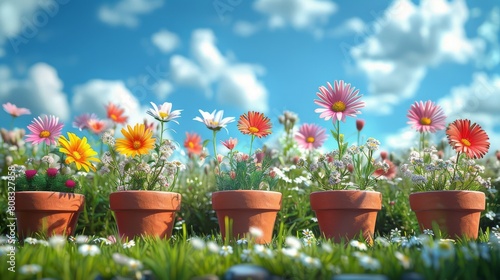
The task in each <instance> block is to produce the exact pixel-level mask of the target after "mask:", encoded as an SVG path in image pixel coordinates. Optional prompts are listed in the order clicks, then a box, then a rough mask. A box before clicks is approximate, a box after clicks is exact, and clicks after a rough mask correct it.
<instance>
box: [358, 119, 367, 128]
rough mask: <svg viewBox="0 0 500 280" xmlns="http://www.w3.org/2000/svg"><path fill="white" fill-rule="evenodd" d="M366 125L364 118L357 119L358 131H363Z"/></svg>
mask: <svg viewBox="0 0 500 280" xmlns="http://www.w3.org/2000/svg"><path fill="white" fill-rule="evenodd" d="M364 126H365V121H364V120H362V119H357V120H356V129H357V130H358V131H361V130H362V129H363V127H364Z"/></svg>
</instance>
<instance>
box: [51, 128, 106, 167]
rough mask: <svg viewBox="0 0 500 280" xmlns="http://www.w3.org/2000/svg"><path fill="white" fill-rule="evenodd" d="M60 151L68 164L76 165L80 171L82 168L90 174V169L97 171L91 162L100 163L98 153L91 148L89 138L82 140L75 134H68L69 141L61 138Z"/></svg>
mask: <svg viewBox="0 0 500 280" xmlns="http://www.w3.org/2000/svg"><path fill="white" fill-rule="evenodd" d="M59 145H61V148H59V151H60V152H61V153H64V154H65V155H66V160H65V162H66V164H71V163H73V162H74V163H75V164H76V169H78V170H80V169H81V168H82V167H83V169H85V171H87V172H89V168H90V169H92V170H94V171H95V170H96V168H95V167H94V165H92V163H91V161H95V162H99V161H100V160H99V159H98V158H96V157H94V156H95V155H97V152H96V151H94V150H93V149H92V147H90V145H89V144H88V143H87V138H85V137H83V138H80V137H78V136H76V135H75V134H74V133H71V132H68V139H66V137H64V136H61V137H59Z"/></svg>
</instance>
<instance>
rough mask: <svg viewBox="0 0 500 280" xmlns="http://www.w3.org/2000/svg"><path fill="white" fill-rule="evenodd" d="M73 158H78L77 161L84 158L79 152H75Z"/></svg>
mask: <svg viewBox="0 0 500 280" xmlns="http://www.w3.org/2000/svg"><path fill="white" fill-rule="evenodd" d="M73 157H74V158H76V159H77V160H79V159H81V158H82V156H81V155H80V153H79V152H78V151H74V152H73Z"/></svg>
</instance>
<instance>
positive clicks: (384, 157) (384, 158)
mask: <svg viewBox="0 0 500 280" xmlns="http://www.w3.org/2000/svg"><path fill="white" fill-rule="evenodd" d="M388 155H389V153H387V152H386V151H381V152H380V158H381V159H382V160H383V161H384V160H386V159H387V156H388Z"/></svg>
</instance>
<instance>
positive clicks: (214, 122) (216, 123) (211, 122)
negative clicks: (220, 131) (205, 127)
mask: <svg viewBox="0 0 500 280" xmlns="http://www.w3.org/2000/svg"><path fill="white" fill-rule="evenodd" d="M209 123H210V125H211V126H218V125H219V122H216V121H214V120H211V121H209Z"/></svg>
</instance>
